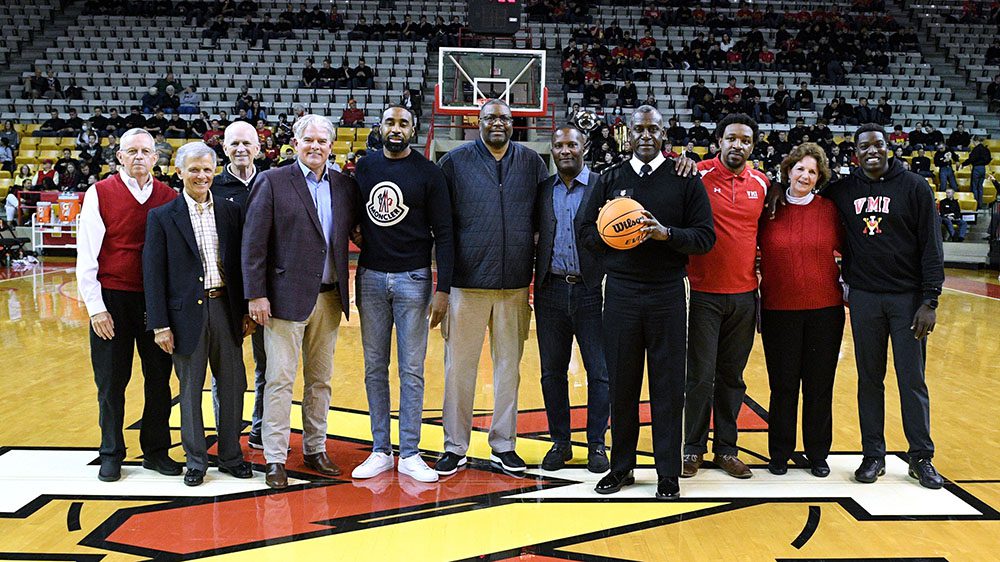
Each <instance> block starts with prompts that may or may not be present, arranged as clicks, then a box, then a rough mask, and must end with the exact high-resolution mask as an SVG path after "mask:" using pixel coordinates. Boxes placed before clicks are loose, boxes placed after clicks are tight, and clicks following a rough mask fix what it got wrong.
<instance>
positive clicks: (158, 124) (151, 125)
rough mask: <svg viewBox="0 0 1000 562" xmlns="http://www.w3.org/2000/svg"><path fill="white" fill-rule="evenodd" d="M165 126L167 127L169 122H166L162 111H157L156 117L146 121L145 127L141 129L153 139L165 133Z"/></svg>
mask: <svg viewBox="0 0 1000 562" xmlns="http://www.w3.org/2000/svg"><path fill="white" fill-rule="evenodd" d="M167 125H169V122H168V121H167V117H166V116H165V115H164V114H163V109H157V110H156V115H154V116H152V117H150V118H149V119H147V120H146V125H145V126H144V127H143V128H144V129H146V131H147V132H149V134H151V135H153V136H154V137H155V136H156V135H161V134H163V133H165V132H166V131H167Z"/></svg>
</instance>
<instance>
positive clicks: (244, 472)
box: [219, 462, 253, 478]
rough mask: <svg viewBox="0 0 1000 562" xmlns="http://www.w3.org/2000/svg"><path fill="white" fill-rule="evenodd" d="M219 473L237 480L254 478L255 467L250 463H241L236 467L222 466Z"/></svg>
mask: <svg viewBox="0 0 1000 562" xmlns="http://www.w3.org/2000/svg"><path fill="white" fill-rule="evenodd" d="M219 472H224V473H226V474H229V475H230V476H235V477H236V478H253V467H251V466H250V463H248V462H241V463H240V464H238V465H235V466H220V467H219Z"/></svg>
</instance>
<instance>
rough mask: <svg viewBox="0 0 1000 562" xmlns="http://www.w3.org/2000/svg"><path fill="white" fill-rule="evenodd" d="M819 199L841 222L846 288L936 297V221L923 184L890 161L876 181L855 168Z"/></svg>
mask: <svg viewBox="0 0 1000 562" xmlns="http://www.w3.org/2000/svg"><path fill="white" fill-rule="evenodd" d="M823 195H824V196H826V197H828V198H829V199H830V200H831V201H833V202H834V204H836V206H837V209H838V210H839V211H840V216H841V219H842V220H843V222H844V228H845V230H846V238H847V244H846V246H845V252H844V262H843V275H844V280H845V281H847V283H848V285H850V286H851V287H856V288H858V289H861V290H863V291H870V292H873V293H909V292H921V293H922V294H923V297H924V298H925V299H927V298H936V297H937V295H939V294H941V285H942V284H943V283H944V251H943V249H942V243H941V222H940V219H939V218H938V213H937V206H936V205H935V202H934V193H933V192H931V188H930V186H929V185H928V184H927V180H925V179H924V178H922V177H920V176H918V175H917V174H914V173H912V172H908V171H906V169H905V168H904V167H903V165H902V164H901V163H899V162H898V161H896V160H895V159H893V160H890V162H889V170H888V171H886V173H885V175H883V176H882V177H881V178H880V179H878V180H872V179H870V178H868V176H866V175H865V173H864V171H862V170H861V168H855V169H854V171H852V172H851V174H850V175H848V176H845V177H844V178H843V179H840V180H838V181H836V182H835V183H833V184H831V185H830V186H829V187H828V188H826V189H825V190H824V192H823Z"/></svg>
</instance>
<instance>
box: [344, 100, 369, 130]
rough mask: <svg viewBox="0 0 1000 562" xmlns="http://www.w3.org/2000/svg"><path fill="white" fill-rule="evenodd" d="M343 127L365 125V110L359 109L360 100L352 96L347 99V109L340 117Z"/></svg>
mask: <svg viewBox="0 0 1000 562" xmlns="http://www.w3.org/2000/svg"><path fill="white" fill-rule="evenodd" d="M340 125H341V126H342V127H363V126H364V125H365V112H364V110H361V109H358V102H357V101H355V100H354V98H351V99H350V100H348V101H347V109H345V110H344V114H343V115H342V116H341V117H340Z"/></svg>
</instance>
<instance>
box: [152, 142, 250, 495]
mask: <svg viewBox="0 0 1000 562" xmlns="http://www.w3.org/2000/svg"><path fill="white" fill-rule="evenodd" d="M175 165H176V167H177V172H178V174H179V175H180V177H181V179H182V180H183V181H184V190H183V192H182V194H181V196H180V197H178V198H176V199H174V200H173V201H172V202H170V203H168V204H166V205H163V206H162V207H158V208H156V209H154V211H152V212H150V213H149V218H148V219H147V222H146V244H145V246H144V248H143V256H142V266H143V276H144V278H145V279H146V285H145V288H146V312H147V326H148V328H149V329H151V330H153V332H154V333H155V336H154V340H155V341H156V344H157V345H158V346H160V348H161V349H163V351H165V352H167V353H170V354H171V355H172V358H173V362H174V368H175V370H176V371H177V378H178V379H180V404H181V443H182V445H183V446H184V452H185V454H186V455H187V469H188V470H187V473H186V474H185V475H184V483H185V484H187V485H188V486H197V485H199V484H201V483H202V482H203V481H204V478H205V471H206V469H207V467H208V455H207V452H206V450H207V445H206V442H205V426H204V422H203V420H202V415H201V412H202V410H201V399H202V394H203V388H204V386H205V372H206V368H207V367H208V365H209V364H211V367H212V375H213V376H214V377H215V381H216V388H217V394H218V412H217V416H216V417H217V419H218V428H217V429H218V435H219V455H218V457H219V470H220V471H221V472H225V473H228V474H231V475H233V476H235V477H237V478H250V477H251V476H252V475H253V471H252V469H251V468H250V465H249V464H247V463H246V462H244V460H243V452H242V450H241V449H240V430H241V429H242V421H243V393H244V392H245V391H246V386H247V382H246V375H245V373H244V367H243V351H242V341H243V338H244V337H246V336H247V335H249V334H250V333H251V332H253V328H254V326H253V323H252V322H251V321H250V319H249V317H248V316H247V315H246V310H247V307H246V301H245V300H244V298H243V279H242V274H241V263H240V246H241V237H242V226H243V225H242V210H241V209H240V207H239V205H237V204H236V203H232V202H230V201H226V200H223V199H215V198H213V197H212V194H211V192H210V191H209V189H210V188H211V187H212V179H213V176H214V175H215V166H216V155H215V151H213V150H212V149H211V148H210V147H209V146H208V145H206V144H205V143H202V142H193V143H188V144H186V145H184V146H182V147H181V148H180V149H179V150H178V151H177V158H176V160H175Z"/></svg>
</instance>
